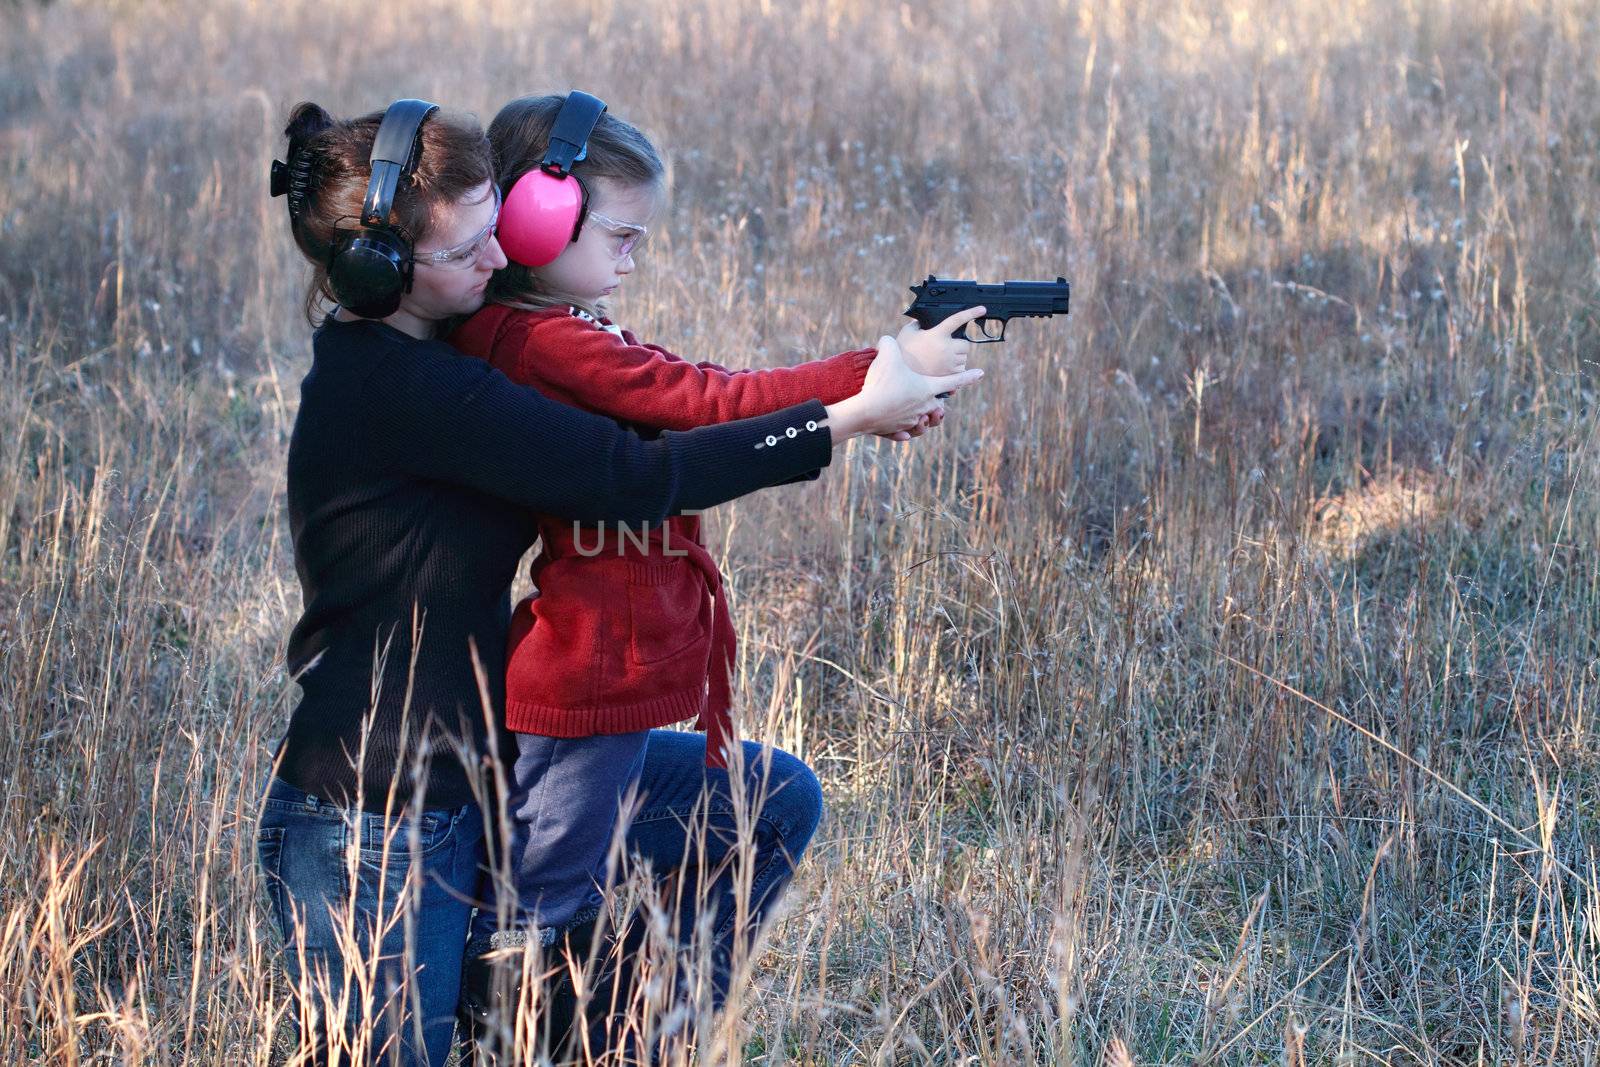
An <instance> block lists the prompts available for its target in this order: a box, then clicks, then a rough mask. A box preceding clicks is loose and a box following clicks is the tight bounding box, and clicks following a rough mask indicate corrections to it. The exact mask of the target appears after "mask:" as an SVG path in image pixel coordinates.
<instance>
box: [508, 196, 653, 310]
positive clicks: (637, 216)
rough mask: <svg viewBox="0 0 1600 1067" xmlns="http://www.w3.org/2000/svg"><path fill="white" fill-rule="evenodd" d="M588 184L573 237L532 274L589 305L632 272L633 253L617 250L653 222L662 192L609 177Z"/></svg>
mask: <svg viewBox="0 0 1600 1067" xmlns="http://www.w3.org/2000/svg"><path fill="white" fill-rule="evenodd" d="M589 189H590V194H589V218H588V219H586V220H585V221H584V224H583V230H582V232H580V233H579V234H578V239H577V240H576V241H574V242H573V243H571V244H569V245H567V247H566V249H565V250H564V251H563V252H562V253H561V254H560V255H559V256H557V257H556V258H555V259H554V260H553V261H552V262H550V263H548V264H546V265H545V266H543V267H537V268H535V269H534V274H535V276H537V277H538V279H539V280H540V281H541V282H542V283H543V285H544V288H545V289H546V290H548V291H550V292H552V293H557V294H560V295H562V296H569V297H572V298H574V299H576V300H581V301H583V302H584V303H587V304H590V305H594V304H598V303H601V302H603V301H605V300H606V299H607V298H608V297H610V296H611V294H613V293H614V292H616V290H617V287H618V286H619V285H621V284H622V279H623V278H625V277H627V276H628V275H629V274H631V273H633V255H632V253H631V252H629V253H626V254H621V250H622V249H625V248H630V246H631V245H632V244H634V243H636V240H637V238H638V237H639V232H640V231H642V230H646V229H648V227H649V226H650V225H651V224H652V223H654V222H655V219H656V216H657V215H658V214H659V213H660V211H661V200H662V196H661V192H660V190H658V189H657V188H656V187H655V186H653V185H621V184H619V183H617V182H614V181H612V180H610V179H608V178H596V179H594V180H593V181H592V182H590V183H589ZM596 215H603V216H605V218H604V219H603V220H602V219H598V218H596V217H595V216H596Z"/></svg>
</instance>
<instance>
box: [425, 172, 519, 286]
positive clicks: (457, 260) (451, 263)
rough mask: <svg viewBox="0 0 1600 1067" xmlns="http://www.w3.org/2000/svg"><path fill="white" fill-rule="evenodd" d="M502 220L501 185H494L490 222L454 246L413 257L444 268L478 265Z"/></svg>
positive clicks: (432, 265) (454, 268)
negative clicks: (479, 258)
mask: <svg viewBox="0 0 1600 1067" xmlns="http://www.w3.org/2000/svg"><path fill="white" fill-rule="evenodd" d="M499 221H500V187H499V186H498V185H497V186H495V187H494V214H493V215H491V216H489V224H488V225H487V226H485V227H484V228H483V229H481V230H479V231H478V232H477V233H476V234H474V235H473V236H471V237H469V238H467V239H466V240H465V241H462V242H461V243H460V244H458V245H456V246H455V247H453V248H441V249H438V250H437V251H434V252H413V253H412V254H411V258H412V259H414V260H416V262H418V263H426V264H428V266H430V267H440V268H442V269H444V270H466V269H467V268H468V267H472V266H476V265H477V262H478V257H479V256H481V255H482V254H483V250H484V249H485V248H488V247H489V239H490V238H491V237H493V236H494V228H495V225H496V224H497V223H499Z"/></svg>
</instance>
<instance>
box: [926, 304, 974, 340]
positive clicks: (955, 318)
mask: <svg viewBox="0 0 1600 1067" xmlns="http://www.w3.org/2000/svg"><path fill="white" fill-rule="evenodd" d="M985 310H986V309H985V308H984V306H983V305H982V304H979V305H978V306H977V307H975V308H967V310H965V311H958V312H956V313H955V314H954V315H951V316H950V317H949V318H948V319H945V320H944V321H943V322H941V323H939V325H937V326H935V327H934V331H935V332H936V333H946V334H953V333H955V332H956V331H957V330H959V329H961V327H963V326H965V325H966V324H967V323H969V322H971V321H972V320H973V319H981V318H983V313H984V311H985Z"/></svg>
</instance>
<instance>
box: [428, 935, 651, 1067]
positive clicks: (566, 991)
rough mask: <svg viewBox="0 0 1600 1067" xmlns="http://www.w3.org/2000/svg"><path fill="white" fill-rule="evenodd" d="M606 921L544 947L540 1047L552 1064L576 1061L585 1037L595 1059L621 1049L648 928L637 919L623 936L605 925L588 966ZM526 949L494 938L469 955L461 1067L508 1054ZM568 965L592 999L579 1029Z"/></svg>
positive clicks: (484, 1064)
mask: <svg viewBox="0 0 1600 1067" xmlns="http://www.w3.org/2000/svg"><path fill="white" fill-rule="evenodd" d="M603 918H604V917H603V916H597V917H595V918H592V919H588V920H585V921H583V922H580V923H577V924H575V925H573V926H571V927H569V928H568V929H567V930H566V931H565V932H564V933H563V934H562V935H560V936H559V937H557V938H556V940H555V941H554V942H552V943H551V944H548V945H546V946H544V963H545V973H544V975H543V981H544V988H543V990H541V995H540V998H539V1002H540V1004H542V1005H543V1011H542V1013H541V1014H542V1018H541V1019H540V1021H539V1027H540V1032H541V1038H542V1040H541V1044H542V1045H543V1046H544V1048H546V1049H548V1050H549V1051H550V1054H551V1056H552V1058H553V1059H554V1060H555V1062H557V1063H561V1062H563V1060H564V1059H565V1058H573V1059H578V1058H581V1055H582V1052H583V1048H584V1040H583V1034H584V1032H585V1031H587V1033H588V1038H589V1041H588V1047H589V1049H590V1051H592V1052H594V1053H595V1054H596V1055H598V1054H599V1053H600V1052H601V1051H602V1050H621V1049H622V1047H623V1043H624V1038H625V1036H626V1035H625V1027H624V1025H623V1024H624V1023H625V1021H626V1018H627V1014H626V1013H627V1009H628V1006H629V1004H630V1003H631V1001H632V997H633V984H634V980H635V976H636V974H637V972H638V958H637V957H638V954H639V952H640V950H641V949H642V947H643V945H644V939H645V933H646V930H645V923H644V920H643V918H642V917H640V916H638V915H633V916H630V917H629V921H628V923H627V925H626V927H625V928H624V929H623V930H622V931H621V932H620V933H619V932H618V931H617V930H615V929H612V928H611V927H610V925H609V924H607V928H606V930H605V932H604V934H603V935H602V937H601V944H600V945H599V946H598V948H597V949H596V950H595V959H594V963H593V965H592V966H591V965H590V963H589V955H590V950H591V949H592V948H595V944H594V939H595V930H596V928H597V926H598V925H599V924H600V922H601V921H602V920H603ZM523 946H524V942H522V941H521V940H520V939H519V938H518V936H517V935H516V934H509V935H500V934H497V935H495V938H494V939H493V943H492V944H491V946H490V947H489V948H488V949H486V950H484V951H479V952H473V951H469V952H468V954H467V957H466V959H465V961H464V963H463V966H462V972H461V998H460V1006H459V1008H458V1011H457V1017H458V1020H459V1025H458V1032H459V1034H460V1040H461V1042H462V1048H461V1064H462V1067H493V1065H494V1064H496V1063H497V1061H498V1057H499V1054H500V1053H501V1052H502V1050H504V1049H506V1048H508V1047H509V1045H510V1043H511V1039H512V1036H513V1034H514V1033H515V1023H516V1006H517V1005H518V1004H520V1003H521V1002H522V996H521V994H522V952H521V950H522V948H523ZM569 959H570V960H572V961H574V962H575V963H576V964H577V966H578V967H579V968H580V969H583V970H586V971H587V973H588V974H589V975H590V978H589V980H588V981H587V982H586V983H585V984H586V986H587V987H588V988H589V990H590V994H589V997H588V1000H587V1002H586V1003H585V1005H584V1012H583V1019H582V1023H581V1025H576V1026H575V1025H574V1024H575V1023H577V1022H578V1021H579V1020H578V1018H577V1016H578V994H577V990H576V988H575V987H574V985H573V981H572V970H571V967H570V966H569V965H568V962H567V961H568V960H569Z"/></svg>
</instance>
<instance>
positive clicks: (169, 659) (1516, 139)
mask: <svg viewBox="0 0 1600 1067" xmlns="http://www.w3.org/2000/svg"><path fill="white" fill-rule="evenodd" d="M1597 42H1600V7H1597V6H1596V5H1595V4H1594V3H1592V0H1522V2H1516V0H1484V2H1480V3H1469V2H1467V0H1391V2H1374V0H1354V2H1352V3H1346V4H1327V3H1323V2H1319V0H1280V2H1272V0H1213V2H1209V3H1208V2H1202V0H1165V2H1152V0H1108V2H1106V3H1082V2H1078V0H1060V2H1055V0H1017V2H1015V3H997V2H993V0H969V2H966V3H956V2H953V0H939V2H935V3H924V2H918V3H909V4H899V3H862V4H852V3H846V2H842V0H788V2H783V3H779V2H768V0H753V2H750V3H743V2H739V0H662V2H660V3H644V2H640V0H575V2H574V3H571V4H559V5H558V4H553V3H548V2H539V0H534V2H533V3H509V2H505V0H485V2H483V3H479V2H475V0H455V2H448V3H446V2H439V0H406V2H405V3H399V4H381V3H376V2H373V0H352V2H349V3H343V2H334V3H329V2H308V0H278V2H274V3H270V4H269V3H250V2H244V0H213V2H201V0H172V2H170V3H153V2H109V0H108V2H104V3H88V2H84V3H71V2H66V0H62V2H58V3H52V4H43V5H41V4H38V3H34V2H26V3H19V2H17V0H10V2H7V3H3V4H0V609H3V610H0V784H3V795H4V801H5V802H4V806H3V807H0V1060H3V1062H5V1063H8V1064H11V1063H23V1064H31V1063H40V1064H63V1065H71V1064H125V1063H126V1064H161V1065H165V1064H185V1065H211V1064H265V1063H267V1062H269V1061H270V1058H271V1055H272V1052H271V1050H272V1046H273V1035H274V1033H275V1031H276V1029H277V1027H278V1024H279V1021H280V1016H281V1014H282V1012H283V1011H284V1005H285V1000H284V994H285V990H284V987H283V985H282V979H281V978H280V977H277V976H275V974H274V971H273V968H272V959H273V953H274V951H275V946H274V943H273V940H272V934H271V928H270V924H269V923H268V922H267V920H266V916H265V908H264V903H263V901H262V899H261V898H260V896H259V893H260V883H259V880H258V878H257V875H256V871H255V866H254V854H253V841H254V836H253V832H252V828H253V820H254V818H255V805H256V798H257V797H258V795H259V791H260V788H261V786H262V783H263V780H264V776H265V775H266V774H267V773H268V771H269V768H270V763H271V755H272V750H273V746H274V745H275V744H276V742H277V740H278V738H279V736H280V735H281V732H282V729H283V726H284V724H285V722H286V718H287V714H288V710H289V708H290V707H291V706H292V703H293V700H294V696H295V693H294V689H293V687H292V686H291V685H290V683H289V682H288V680H287V679H286V678H285V675H284V672H283V668H282V650H283V645H284V641H285V638H286V636H287V633H288V630H289V627H290V625H291V624H292V622H293V620H294V619H295V617H296V616H297V613H298V610H299V603H300V596H299V587H298V584H297V581H296V579H295V574H294V569H293V563H292V558H291V554H290V545H289V540H288V533H287V524H286V520H285V515H284V501H283V471H284V456H285V450H286V446H287V440H288V433H289V430H290V427H291V426H292V424H293V420H294V414H295V405H296V403H297V398H298V382H299V378H300V376H301V375H302V374H303V373H304V371H305V369H306V367H307V366H308V363H309V351H310V349H309V328H308V327H307V325H306V323H305V321H304V318H303V317H302V315H301V311H300V292H301V286H302V284H303V281H304V277H305V271H304V269H303V266H302V264H301V262H300V261H299V260H298V259H297V258H296V256H295V255H294V252H293V248H292V246H291V243H290V241H289V239H288V236H287V227H286V223H285V216H284V208H283V203H282V201H271V200H269V199H268V198H267V195H266V175H267V161H268V160H269V158H270V157H271V156H272V154H274V153H275V152H279V151H280V150H281V141H280V139H279V137H278V131H279V130H281V128H282V125H283V122H284V119H285V117H286V114H287V111H288V108H289V106H290V105H292V104H293V103H294V102H295V101H297V100H301V99H312V100H316V101H318V102H319V103H321V104H323V105H324V106H327V107H329V108H330V109H332V110H334V111H335V112H336V113H345V114H348V113H354V112H358V111H365V110H369V109H372V108H375V107H381V106H382V105H383V104H385V103H387V102H388V101H389V100H390V99H391V98H393V97H396V96H403V95H419V96H424V97H427V98H430V99H433V100H439V101H442V102H444V103H446V104H448V105H451V106H455V107H458V108H462V109H466V110H470V111H472V112H474V113H476V114H477V115H478V116H479V117H480V118H481V119H482V120H483V121H485V122H487V120H488V118H489V117H491V116H492V115H493V113H494V111H495V110H496V109H497V108H498V106H499V105H500V104H501V103H503V102H504V101H505V100H507V99H509V98H510V97H512V96H515V95H518V94H521V93H525V92H529V91H542V90H560V89H565V88H567V87H569V86H579V87H582V88H586V89H588V90H590V91H593V92H595V93H596V94H598V95H600V96H602V97H604V98H605V99H607V100H608V101H609V102H610V103H611V105H612V108H613V110H614V111H615V112H616V113H618V114H620V115H622V116H623V117H624V118H628V119H630V120H632V121H635V122H637V123H638V124H640V125H641V126H642V127H643V128H645V129H646V130H647V131H648V132H649V133H651V134H652V135H653V136H654V137H655V138H656V140H657V142H658V143H659V144H661V145H662V147H663V148H664V149H665V150H666V151H667V152H668V153H669V154H670V156H671V158H672V166H673V181H674V192H673V209H672V212H671V216H670V218H669V219H668V221H667V224H666V233H664V234H663V235H661V237H660V238H659V239H655V240H653V242H652V246H651V249H650V252H649V255H648V258H647V260H646V261H644V262H642V263H641V266H640V270H639V272H638V273H637V274H636V275H635V277H634V279H633V281H632V282H631V283H630V290H629V291H628V292H627V293H626V294H624V299H623V301H622V303H621V305H620V306H619V309H618V317H619V318H620V319H621V320H622V321H623V322H625V323H627V324H629V325H630V326H632V327H633V328H634V329H636V330H637V331H638V332H639V333H640V334H642V335H643V336H645V337H646V338H650V339H654V340H659V341H660V342H662V343H664V344H666V345H668V346H669V347H672V348H674V349H675V350H678V351H681V352H684V353H686V354H694V353H705V354H704V355H700V356H698V357H697V358H711V355H710V354H711V353H716V354H717V355H718V357H719V359H720V361H722V362H729V363H734V364H736V365H737V364H738V363H740V362H744V363H748V364H751V365H766V364H775V363H779V362H783V361H792V360H796V359H800V358H804V357H807V356H811V355H819V354H825V353H829V352H833V351H838V350H841V349H843V348H846V347H852V346H855V345H857V344H860V343H870V342H871V341H872V340H873V339H875V338H876V337H877V336H878V335H879V334H881V333H884V332H892V330H893V329H895V328H897V326H898V324H899V323H900V322H901V321H903V319H902V318H901V312H902V311H903V309H904V307H905V305H906V303H907V302H908V300H909V294H908V292H907V291H906V287H907V286H908V285H910V284H911V283H912V282H913V281H917V280H920V279H921V278H922V277H923V276H924V275H926V274H928V273H930V272H937V273H939V274H941V275H949V276H956V277H969V278H979V279H983V280H990V281H992V280H1000V279H1004V278H1053V277H1054V276H1055V275H1056V274H1058V273H1059V274H1063V275H1065V276H1067V277H1068V278H1069V279H1070V280H1071V282H1072V285H1073V301H1072V305H1073V311H1072V314H1071V316H1070V318H1068V319H1065V320H1062V319H1056V320H1049V321H1043V320H1030V321H1021V322H1017V323H1014V324H1013V325H1012V327H1011V330H1010V332H1009V333H1008V338H1009V340H1008V343H1007V344H1004V345H996V346H991V347H988V348H984V349H981V350H980V352H979V356H980V358H979V359H978V360H976V361H975V362H977V363H978V364H979V365H983V366H986V367H987V368H988V371H989V374H988V377H987V378H986V379H985V381H984V382H983V383H982V384H981V385H980V386H978V387H977V388H975V389H974V390H972V391H969V392H967V393H964V394H962V395H961V396H959V397H958V398H957V399H956V400H954V401H953V402H952V410H951V415H950V417H949V419H948V420H947V422H946V424H945V426H944V427H943V428H942V429H941V430H939V431H938V432H937V433H935V434H933V435H930V436H929V437H926V438H923V439H922V440H920V441H917V442H914V443H911V444H906V445H894V444H891V443H889V442H883V441H878V440H874V439H867V440H865V441H857V442H853V443H852V444H851V445H850V446H849V447H848V448H846V449H845V450H843V451H842V452H841V453H840V454H839V455H837V456H836V458H835V461H834V464H833V466H832V468H831V469H830V470H829V471H827V472H826V473H825V475H824V477H823V479H822V480H821V482H819V483H817V484H814V485H810V486H802V487H788V488H784V489H779V490H773V491H769V492H767V493H764V494H758V495H756V496H754V497H750V498H747V499H745V500H743V501H741V502H739V503H738V504H737V505H734V506H729V507H725V508H722V509H720V511H719V512H718V513H717V514H716V515H715V516H714V517H713V519H712V526H711V529H712V531H713V535H714V536H715V537H716V538H717V539H718V541H717V542H716V545H715V551H716V552H717V553H718V554H720V555H723V556H724V557H725V566H726V571H727V573H728V575H729V576H730V583H731V587H732V589H733V591H734V611H735V617H736V619H737V621H738V625H739V629H740V633H741V640H742V644H741V661H742V663H741V668H742V669H741V677H740V682H739V695H740V700H741V705H742V707H743V708H744V712H743V717H744V722H745V731H746V735H747V736H755V737H760V738H763V739H766V740H770V741H772V742H773V743H775V744H778V745H780V746H782V747H784V748H787V749H789V750H790V751H793V752H796V753H798V754H800V755H802V756H803V757H805V758H806V759H807V760H808V761H809V762H810V763H811V764H812V765H813V766H814V767H815V768H816V770H817V772H818V774H819V776H820V777H821V778H822V781H823V785H824V788H825V791H826V795H827V798H828V804H829V808H828V813H827V815H826V817H825V819H824V822H823V825H822V827H821V829H820V830H819V832H818V835H817V838H816V839H815V841H814V843H813V847H812V850H811V852H810V854H809V855H808V857H807V859H806V862H805V864H804V867H803V868H802V870H801V872H800V875H799V877H798V878H797V880H796V882H795V884H794V886H793V889H792V891H791V893H790V895H789V897H788V898H787V900H786V911H785V913H784V915H783V917H782V918H781V920H780V921H779V922H777V923H776V925H775V926H774V928H773V929H772V932H771V935H770V937H769V938H768V940H767V941H766V942H765V943H764V947H763V952H762V954H761V955H760V956H759V958H757V959H756V960H755V961H754V966H753V968H752V969H751V972H750V975H749V979H748V981H747V982H746V983H745V984H744V986H743V987H742V991H741V993H740V995H739V996H738V997H737V998H736V1000H735V1001H734V1003H733V1005H732V1007H731V1010H730V1011H729V1012H728V1013H727V1014H726V1016H725V1017H724V1018H723V1019H722V1021H721V1023H720V1024H719V1026H718V1027H717V1028H716V1029H715V1030H714V1031H713V1032H710V1033H708V1034H706V1035H705V1036H704V1039H703V1041H702V1045H701V1049H700V1053H699V1062H705V1063H714V1062H745V1063H752V1064H757V1063H759V1064H780V1063H790V1064H901V1063H907V1064H909V1063H918V1064H920V1063H931V1064H1053V1063H1061V1064H1069V1063H1086V1064H1099V1063H1113V1064H1119V1065H1121V1064H1127V1063H1137V1064H1155V1063H1185V1064H1189V1063H1194V1064H1200V1063H1204V1064H1240V1065H1245V1064H1265V1063H1281V1064H1285V1065H1291V1067H1292V1065H1298V1064H1326V1063H1332V1064H1365V1063H1398V1064H1413V1063H1415V1064H1476V1063H1485V1064H1487V1063H1505V1064H1591V1063H1595V1062H1597V1061H1600V866H1597V857H1596V851H1597V846H1600V724H1597V722H1596V713H1597V711H1600V557H1597V554H1596V535H1597V533H1600V521H1597V520H1600V498H1597V490H1600V464H1597V457H1596V443H1595V431H1596V426H1597V421H1596V410H1595V406H1596V392H1595V390H1596V378H1597V371H1596V365H1595V360H1596V358H1597V356H1600V51H1597ZM741 354H742V358H741Z"/></svg>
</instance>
